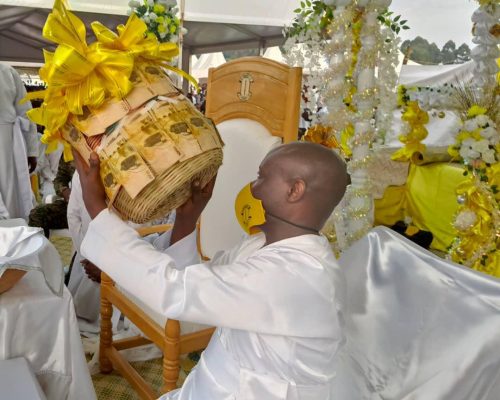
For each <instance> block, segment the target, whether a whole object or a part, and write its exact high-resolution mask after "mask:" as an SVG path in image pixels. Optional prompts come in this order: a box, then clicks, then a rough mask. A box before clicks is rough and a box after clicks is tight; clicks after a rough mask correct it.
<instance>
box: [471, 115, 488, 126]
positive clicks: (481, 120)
mask: <svg viewBox="0 0 500 400" xmlns="http://www.w3.org/2000/svg"><path fill="white" fill-rule="evenodd" d="M474 119H475V120H476V123H477V125H478V126H480V127H481V128H484V127H485V126H486V125H488V124H490V123H491V122H492V121H491V119H489V118H488V116H487V115H478V116H477V117H476V118H474Z"/></svg>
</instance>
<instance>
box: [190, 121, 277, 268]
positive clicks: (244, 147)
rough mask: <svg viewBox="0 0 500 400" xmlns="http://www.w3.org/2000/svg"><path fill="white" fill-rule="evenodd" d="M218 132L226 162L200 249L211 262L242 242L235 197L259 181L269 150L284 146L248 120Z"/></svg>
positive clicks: (207, 214) (204, 221) (203, 219)
mask: <svg viewBox="0 0 500 400" xmlns="http://www.w3.org/2000/svg"><path fill="white" fill-rule="evenodd" d="M217 129H218V130H219V133H220V135H221V137H222V140H223V141H224V143H225V146H224V161H223V164H222V167H221V168H220V169H219V173H218V175H217V182H216V184H215V188H214V192H213V196H212V199H211V200H210V202H209V203H208V205H207V207H206V209H205V211H204V212H203V214H202V216H201V235H200V243H201V249H202V253H203V255H205V256H207V257H210V258H212V257H213V256H214V254H215V253H216V252H217V251H219V250H227V249H230V248H231V247H233V246H234V245H235V244H236V243H237V242H238V241H239V240H240V239H241V237H242V235H243V234H244V232H243V230H242V229H241V227H240V226H239V224H238V221H237V220H236V217H235V213H234V200H235V198H236V195H237V194H238V193H239V191H240V190H241V188H242V187H243V186H244V185H246V184H247V183H249V182H251V181H253V180H254V179H255V178H256V177H257V171H258V169H259V165H260V163H261V161H262V160H263V159H264V157H265V156H266V154H267V153H268V152H269V150H271V149H272V148H274V147H276V146H279V145H280V144H281V138H279V137H277V136H273V135H271V133H269V131H268V130H267V129H266V128H265V127H264V126H263V125H261V124H259V123H258V122H255V121H253V120H249V119H233V120H229V121H224V122H222V123H220V124H219V125H218V126H217Z"/></svg>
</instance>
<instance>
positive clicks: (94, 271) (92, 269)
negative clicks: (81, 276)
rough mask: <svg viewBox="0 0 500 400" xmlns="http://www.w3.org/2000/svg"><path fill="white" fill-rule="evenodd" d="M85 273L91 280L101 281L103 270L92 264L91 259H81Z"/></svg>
mask: <svg viewBox="0 0 500 400" xmlns="http://www.w3.org/2000/svg"><path fill="white" fill-rule="evenodd" d="M80 264H82V266H83V269H84V270H85V273H86V274H87V276H88V277H89V279H90V280H91V281H94V282H97V283H101V270H100V269H99V267H97V266H96V265H95V264H92V263H91V262H90V261H89V260H87V259H85V260H82V261H80Z"/></svg>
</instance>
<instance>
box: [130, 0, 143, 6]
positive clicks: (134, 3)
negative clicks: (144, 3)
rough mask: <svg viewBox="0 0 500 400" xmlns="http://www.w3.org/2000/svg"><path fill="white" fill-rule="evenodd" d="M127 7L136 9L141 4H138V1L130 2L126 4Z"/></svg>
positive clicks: (132, 0)
mask: <svg viewBox="0 0 500 400" xmlns="http://www.w3.org/2000/svg"><path fill="white" fill-rule="evenodd" d="M128 6H129V7H130V8H137V7H140V6H141V3H139V2H138V1H136V0H131V1H129V2H128Z"/></svg>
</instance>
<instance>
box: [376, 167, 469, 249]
mask: <svg viewBox="0 0 500 400" xmlns="http://www.w3.org/2000/svg"><path fill="white" fill-rule="evenodd" d="M465 180H466V177H464V176H463V168H462V166H461V165H459V164H444V163H436V164H428V165H422V166H417V165H411V166H410V171H409V174H408V179H407V182H406V185H404V186H399V187H389V188H387V189H386V191H385V193H384V197H383V198H382V199H380V200H375V223H376V224H377V225H394V223H395V222H396V221H399V220H403V219H404V217H405V216H409V217H411V218H412V220H413V222H412V224H413V225H415V226H417V227H418V228H419V229H422V230H426V231H430V232H432V234H433V236H434V240H433V242H432V244H431V247H432V248H434V249H437V250H441V251H447V248H448V247H449V246H450V245H451V243H452V241H453V239H454V238H455V235H456V232H455V229H454V228H453V225H452V224H453V221H454V219H455V213H456V212H457V209H458V206H459V204H458V203H457V194H456V189H457V187H458V186H459V185H460V184H461V183H462V182H464V181H465Z"/></svg>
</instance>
